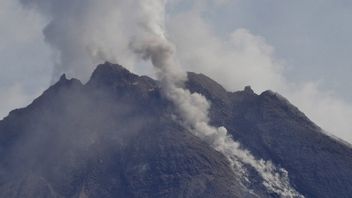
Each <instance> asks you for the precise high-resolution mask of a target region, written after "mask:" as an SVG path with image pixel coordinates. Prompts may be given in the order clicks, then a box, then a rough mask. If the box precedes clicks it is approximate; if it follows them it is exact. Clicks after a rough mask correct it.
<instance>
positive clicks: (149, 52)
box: [131, 0, 301, 197]
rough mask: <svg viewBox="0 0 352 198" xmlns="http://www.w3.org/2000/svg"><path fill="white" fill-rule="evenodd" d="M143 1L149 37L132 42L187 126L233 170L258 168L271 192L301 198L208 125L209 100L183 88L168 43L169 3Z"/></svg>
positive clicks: (282, 176) (281, 173)
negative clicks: (166, 29) (225, 160)
mask: <svg viewBox="0 0 352 198" xmlns="http://www.w3.org/2000/svg"><path fill="white" fill-rule="evenodd" d="M152 2H153V3H151V2H150V1H141V5H140V6H141V13H143V18H141V21H140V22H141V23H140V24H141V25H142V28H143V29H144V31H145V32H144V33H145V35H143V36H142V37H140V38H137V40H135V41H134V42H132V44H131V47H132V48H133V49H134V50H135V52H136V53H138V54H140V55H142V57H143V58H144V59H150V60H151V61H152V63H153V65H154V66H155V67H156V68H157V70H158V77H159V80H160V81H161V82H162V83H161V84H162V88H163V91H164V93H165V95H166V96H167V97H168V98H169V99H170V100H171V101H173V102H174V104H175V106H176V107H177V109H178V111H179V114H180V116H181V118H182V119H183V121H184V122H185V125H186V126H188V127H189V129H190V130H191V131H192V132H193V133H194V135H196V136H197V137H199V138H201V139H202V140H204V141H206V142H207V143H209V144H210V145H211V146H212V147H213V148H215V149H216V150H217V151H219V152H221V153H223V154H224V155H225V156H226V157H227V158H228V159H229V161H230V162H231V164H232V165H233V166H237V168H240V167H238V166H240V164H241V163H244V164H248V165H250V166H252V167H253V168H255V169H256V170H257V171H258V173H259V174H260V175H261V177H262V178H263V180H264V185H265V187H267V189H268V190H270V191H272V192H275V193H278V194H280V195H281V196H282V197H301V195H300V194H299V193H298V192H297V191H295V190H294V189H293V188H292V187H291V186H290V184H289V181H288V176H287V172H286V171H285V170H281V169H280V170H278V169H277V168H275V167H274V166H273V165H272V164H271V163H270V162H265V161H263V160H260V161H257V160H256V159H255V158H254V157H253V156H252V155H251V154H250V153H249V152H248V151H246V150H243V149H241V148H240V145H239V143H238V142H235V141H233V139H232V138H231V137H230V136H229V135H228V133H227V130H226V128H224V127H219V128H215V127H212V126H210V125H209V124H208V122H209V118H208V109H209V107H210V105H209V103H208V102H207V100H206V99H205V98H204V97H203V96H202V95H200V94H198V93H190V92H189V91H188V90H186V89H184V88H182V82H183V81H184V80H185V74H184V73H183V72H182V71H181V69H180V68H181V67H180V65H179V64H178V63H177V61H176V60H175V57H174V48H173V46H172V44H171V43H170V42H169V41H168V40H167V38H166V35H165V31H164V29H163V26H164V21H163V20H164V15H165V13H164V9H163V8H164V7H165V3H166V2H165V0H158V1H152Z"/></svg>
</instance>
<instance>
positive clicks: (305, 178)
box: [188, 73, 352, 197]
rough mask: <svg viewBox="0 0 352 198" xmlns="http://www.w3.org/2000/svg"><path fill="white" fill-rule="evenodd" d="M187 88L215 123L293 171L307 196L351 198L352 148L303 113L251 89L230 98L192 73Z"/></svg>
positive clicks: (279, 98) (293, 180)
mask: <svg viewBox="0 0 352 198" xmlns="http://www.w3.org/2000/svg"><path fill="white" fill-rule="evenodd" d="M188 88H189V89H190V90H192V91H196V92H199V93H202V94H203V95H205V96H206V97H207V98H208V99H209V100H210V101H211V103H212V109H211V114H210V115H211V118H212V119H211V120H212V122H213V124H214V125H218V126H219V125H223V126H226V127H227V129H228V130H229V131H230V132H231V134H232V136H233V137H234V138H235V139H236V140H238V141H239V142H241V144H242V145H243V146H244V147H245V148H247V149H249V150H250V151H251V152H252V154H254V155H255V156H256V157H258V158H262V159H265V160H271V161H272V162H274V164H276V165H278V166H281V167H283V168H285V169H286V170H287V171H288V172H289V176H290V180H291V183H292V184H293V185H294V186H295V187H296V189H297V190H298V191H299V192H300V193H302V194H303V195H305V196H306V197H350V196H351V194H352V149H351V147H350V146H349V145H346V144H344V143H342V142H339V141H338V140H336V139H334V138H331V137H329V136H327V135H326V134H324V133H322V130H321V129H320V128H319V127H318V126H316V125H315V124H314V123H313V122H311V121H310V120H309V119H308V118H307V117H306V116H305V115H304V114H303V113H302V112H300V111H299V110H298V109H297V108H296V107H294V106H293V105H292V104H290V103H289V102H288V101H287V100H286V99H285V98H283V97H282V96H280V95H279V94H277V93H274V92H272V91H266V92H263V93H262V94H260V95H257V94H255V93H254V92H253V91H252V90H251V88H250V87H246V88H245V90H244V91H239V92H234V93H229V92H227V91H226V90H224V89H223V88H222V87H221V86H220V85H219V84H217V83H216V82H215V81H213V80H211V79H209V78H208V77H206V76H204V75H202V74H194V73H189V82H188Z"/></svg>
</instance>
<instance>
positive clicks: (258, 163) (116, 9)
mask: <svg viewBox="0 0 352 198" xmlns="http://www.w3.org/2000/svg"><path fill="white" fill-rule="evenodd" d="M21 1H22V3H23V4H24V5H27V6H33V7H35V8H36V9H38V10H39V11H40V12H41V13H43V14H44V15H46V16H48V17H49V18H50V22H49V24H48V25H47V26H46V28H45V30H44V34H45V37H46V40H47V42H48V43H49V44H50V45H51V46H52V47H53V48H54V49H56V50H58V52H59V61H58V65H57V69H58V71H59V72H62V71H66V72H67V71H68V72H72V74H75V75H80V73H81V72H82V71H80V70H81V68H82V65H87V66H88V65H93V64H94V63H95V62H96V61H97V62H99V61H103V60H104V59H105V60H110V61H113V62H116V61H119V62H121V61H122V63H123V64H126V63H130V64H132V63H134V61H135V60H136V59H135V57H134V56H133V55H132V54H135V55H137V58H138V57H139V58H142V59H144V60H151V62H152V64H153V66H154V67H155V70H156V74H157V77H158V79H159V80H160V81H161V85H162V90H163V93H164V94H165V96H166V97H167V98H168V99H170V100H171V101H172V102H173V103H174V105H175V107H176V109H177V110H178V114H179V116H180V118H181V120H182V121H183V124H184V125H185V126H186V127H188V128H189V130H190V131H191V132H192V133H193V134H194V135H195V136H197V137H199V138H200V139H202V140H204V141H205V142H207V143H209V144H210V145H211V146H212V147H213V148H214V149H216V150H217V151H219V152H221V153H223V154H224V155H225V156H226V157H227V159H228V160H229V161H230V162H231V165H232V166H233V167H234V169H235V170H236V171H237V172H238V171H240V173H241V174H242V175H241V176H245V170H244V168H243V167H242V165H244V164H245V165H249V166H251V167H253V168H254V169H255V170H256V171H257V172H258V173H259V175H260V176H261V177H262V179H263V184H264V185H265V186H266V188H267V189H268V190H269V191H272V192H275V193H277V194H279V195H280V196H282V197H301V195H300V194H299V193H298V192H297V191H295V190H294V189H293V188H292V187H291V186H290V184H289V181H288V177H287V172H286V171H285V170H281V169H277V168H276V167H275V166H274V165H272V163H270V162H265V161H263V160H256V159H255V158H254V157H253V155H251V154H250V153H249V152H248V151H246V150H244V149H242V148H241V147H240V144H239V143H238V142H236V141H234V140H233V139H232V137H230V136H229V135H228V133H227V130H226V128H224V127H219V128H216V127H213V126H210V125H209V124H208V122H209V118H208V109H209V107H210V104H209V103H208V101H207V100H206V99H205V97H204V96H202V95H200V94H198V93H191V92H190V91H189V90H186V89H184V88H183V82H184V81H185V80H186V73H185V72H184V71H182V69H181V68H182V67H181V66H180V64H179V63H178V62H177V60H176V57H175V49H174V46H173V44H172V43H171V42H170V41H169V40H168V39H167V35H166V31H165V18H166V14H165V6H166V0H128V1H127V0H126V1H123V0H99V1H98V0H75V1H72V0H63V1H56V0H21ZM107 21H108V22H107ZM106 23H108V24H106ZM109 28H110V29H109ZM127 33H128V34H127ZM130 33H134V34H133V35H131V34H130ZM115 45H119V47H114V46H115ZM131 52H132V53H131ZM126 57H127V58H126ZM88 71H89V70H88ZM83 75H85V74H83Z"/></svg>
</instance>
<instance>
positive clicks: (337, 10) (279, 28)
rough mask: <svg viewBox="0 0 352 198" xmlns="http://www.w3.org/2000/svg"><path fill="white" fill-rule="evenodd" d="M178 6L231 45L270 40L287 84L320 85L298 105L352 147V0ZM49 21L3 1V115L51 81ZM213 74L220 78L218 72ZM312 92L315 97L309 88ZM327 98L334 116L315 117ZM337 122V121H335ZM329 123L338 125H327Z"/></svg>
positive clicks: (238, 0)
mask: <svg viewBox="0 0 352 198" xmlns="http://www.w3.org/2000/svg"><path fill="white" fill-rule="evenodd" d="M172 1H174V2H177V3H173V4H172V6H169V7H168V13H169V17H171V18H172V17H173V16H175V15H178V14H180V13H183V12H186V11H192V12H193V11H194V10H196V9H199V10H202V11H200V13H201V15H202V16H201V17H202V20H204V21H205V23H207V26H209V28H210V29H211V30H212V32H214V34H215V36H216V37H217V38H215V40H217V42H219V43H221V42H225V43H226V42H227V40H228V39H229V38H228V35H229V34H230V33H232V32H234V31H236V30H238V29H239V28H244V29H246V30H248V31H249V32H250V33H251V34H252V35H251V36H250V38H251V39H254V40H256V38H257V37H261V38H263V40H265V43H266V44H265V45H269V46H271V47H272V48H273V49H274V53H273V54H272V56H274V57H275V59H277V60H280V61H281V64H282V66H283V69H284V72H283V78H285V81H288V82H289V83H301V82H313V83H317V84H318V86H319V92H317V93H318V94H315V95H314V97H312V96H311V95H309V94H311V93H305V96H307V97H308V96H310V97H311V99H310V100H312V101H310V102H308V103H307V104H302V105H301V104H299V102H300V101H299V100H294V101H295V102H296V101H297V105H298V106H299V107H302V109H303V110H305V112H306V113H308V115H312V117H313V120H314V121H316V120H317V121H318V124H321V125H323V126H324V127H325V126H327V127H326V128H327V129H329V130H330V131H331V129H334V126H336V130H337V131H339V130H340V131H343V132H341V133H336V134H337V135H338V136H339V137H342V138H344V139H349V138H346V137H350V139H349V140H350V141H351V142H352V131H351V130H350V129H351V128H350V127H349V126H348V125H346V126H342V127H340V128H339V127H337V125H339V126H340V125H342V124H341V123H346V121H345V120H346V119H347V121H348V119H350V118H346V117H347V116H346V115H351V113H352V111H351V110H352V92H351V91H350V90H352V80H351V77H350V76H351V74H352V54H351V52H352V38H351V35H352V25H351V21H352V1H349V0H232V1H231V0H223V1H222V2H224V3H223V4H221V5H220V4H219V1H213V0H204V1H202V0H172ZM194 2H196V3H195V6H193V3H194ZM206 2H207V3H206ZM47 21H48V19H45V18H43V17H42V16H40V15H39V14H37V13H35V12H34V11H33V10H32V11H31V10H27V9H23V8H22V7H21V6H19V4H18V3H17V1H15V0H0V118H1V117H3V116H5V115H6V114H7V113H8V112H9V111H10V110H11V109H14V108H17V107H22V106H25V105H27V104H29V103H30V101H32V100H33V99H34V98H35V97H37V96H38V95H39V94H40V93H41V92H42V91H43V90H44V89H45V88H47V87H48V86H49V85H50V83H51V79H52V69H53V61H52V60H53V57H54V56H53V53H52V52H51V50H50V47H49V46H48V45H47V44H46V43H45V42H44V37H43V35H42V29H43V27H44V26H45V24H46V23H47ZM167 21H170V22H171V21H173V20H172V19H170V20H167ZM181 25H182V24H181ZM198 25H199V24H198ZM170 26H172V27H176V25H174V24H171V25H170ZM200 27H202V26H200ZM177 31H179V32H178V34H175V35H180V34H187V28H185V29H177ZM199 31H201V30H199ZM202 31H203V30H202ZM193 32H196V33H197V31H193ZM237 33H241V31H240V32H237ZM171 34H172V33H171ZM242 34H243V31H242ZM238 35H240V34H237V36H238ZM208 36H209V35H208ZM247 36H248V35H247ZM253 36H255V37H253ZM180 38H181V37H180ZM174 41H177V38H176V39H174ZM204 42H207V41H204ZM215 43H216V42H215ZM219 43H218V44H219ZM176 46H178V44H176ZM180 46H181V45H180ZM209 47H212V46H209ZM195 49H197V48H195ZM224 49H227V48H224ZM210 52H211V51H210ZM179 54H180V55H181V56H182V53H179ZM227 58H229V57H227ZM231 58H232V57H231ZM231 58H229V60H231ZM271 58H272V57H269V59H271ZM247 59H251V56H248V58H247ZM258 60H261V59H258ZM264 60H266V59H264ZM245 62H246V61H245ZM209 71H211V70H209ZM270 72H272V71H271V70H270V71H269V74H270V75H271V74H272V73H270ZM274 74H275V71H274ZM210 75H211V74H210ZM260 75H262V74H258V77H260ZM263 75H264V74H263ZM270 75H269V76H270ZM280 75H281V74H280ZM214 76H215V78H216V74H214ZM218 77H219V76H218ZM220 77H221V76H220ZM268 78H269V77H268ZM280 78H281V76H280ZM250 82H252V81H248V84H250ZM270 82H275V81H270ZM242 83H246V82H242ZM269 84H270V83H269ZM241 86H242V85H241ZM307 87H308V88H307ZM305 88H307V89H306V92H309V90H310V89H309V86H305ZM267 89H272V87H267ZM302 89H303V88H302ZM307 90H308V91H307ZM314 91H316V90H315V89H313V91H310V92H314ZM302 92H303V91H302ZM325 93H328V95H329V97H328V98H322V100H323V101H325V102H324V103H322V105H325V106H332V107H331V108H333V109H334V111H333V112H335V114H332V115H331V116H330V115H325V117H319V116H314V115H319V114H326V112H329V111H331V108H330V109H328V108H325V110H326V111H322V112H313V111H314V110H312V109H314V108H311V109H310V108H308V107H307V106H309V104H314V101H313V100H317V99H319V97H320V96H321V97H324V96H326V94H325ZM331 95H332V96H333V97H330V96H331ZM305 96H304V97H305ZM293 98H294V97H293ZM307 100H308V99H307ZM295 104H296V103H295ZM300 105H301V106H300ZM346 109H347V110H346ZM310 111H312V112H310ZM336 115H337V116H336ZM329 116H330V117H329ZM331 117H334V118H335V119H336V120H335V121H330V118H331ZM329 123H332V124H330V125H333V126H328V125H329ZM324 124H325V125H324ZM334 134H335V133H334ZM341 134H342V135H341Z"/></svg>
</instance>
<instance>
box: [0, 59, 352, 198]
mask: <svg viewBox="0 0 352 198" xmlns="http://www.w3.org/2000/svg"><path fill="white" fill-rule="evenodd" d="M185 87H186V88H188V89H189V90H190V91H191V92H198V93H201V94H202V95H204V96H205V97H206V98H207V99H208V100H209V101H210V102H211V104H212V105H211V109H210V115H209V116H210V120H211V124H212V125H213V126H225V127H226V128H227V129H228V131H229V133H230V134H231V135H232V138H234V139H235V140H237V141H239V142H240V143H241V145H242V146H243V147H244V148H245V149H247V150H249V151H250V152H251V153H252V154H253V155H254V156H255V157H256V158H257V159H264V160H267V161H271V162H272V163H273V164H275V165H276V166H277V167H280V168H283V169H285V170H287V172H288V176H289V180H290V183H291V185H292V186H293V187H294V188H295V189H296V190H297V191H298V192H299V193H301V194H302V195H304V196H305V197H320V198H325V197H326V198H328V197H339V198H344V197H350V196H351V194H352V149H351V147H350V146H348V145H346V144H344V143H342V142H340V141H338V140H336V139H334V138H331V137H329V136H328V135H326V134H324V133H322V130H321V129H320V128H319V127H318V126H317V125H315V124H314V123H313V122H312V121H310V120H309V119H308V118H307V117H306V116H305V115H304V114H303V113H302V112H300V111H299V109H297V108H296V107H295V106H293V105H292V104H291V103H290V102H289V101H288V100H286V99H285V98H284V97H282V96H281V95H279V94H278V93H275V92H272V91H265V92H263V93H262V94H260V95H258V94H256V93H254V92H253V90H252V89H251V88H250V87H249V86H248V87H245V89H244V90H243V91H238V92H228V91H226V90H225V89H224V88H223V87H222V86H221V85H219V84H218V83H217V82H215V81H213V80H212V79H210V78H209V77H207V76H205V75H203V74H196V73H191V72H190V73H188V81H187V82H186V83H185ZM175 114H176V113H175V109H174V106H173V105H172V104H171V103H170V102H169V101H168V100H167V99H166V98H165V97H164V96H163V94H162V93H161V89H160V85H159V82H158V81H156V80H153V79H151V78H149V77H147V76H138V75H135V74H133V73H131V72H129V71H128V70H127V69H125V68H123V67H122V66H120V65H116V64H111V63H108V62H106V63H104V64H102V65H99V66H98V67H97V68H96V70H95V71H94V72H93V74H92V76H91V79H90V80H89V81H88V82H87V83H86V84H82V83H81V82H80V81H79V80H76V79H70V80H69V79H67V78H66V76H64V75H63V76H62V77H61V78H60V80H59V81H58V82H57V83H56V84H54V85H53V86H51V87H50V88H49V89H48V90H46V91H45V92H44V93H43V94H42V95H41V96H39V97H38V98H37V99H35V100H34V101H33V103H32V104H30V105H29V106H28V107H26V108H23V109H17V110H14V111H12V112H11V113H10V114H9V115H8V117H6V118H5V119H3V120H2V121H0V197H6V198H15V197H16V198H17V197H29V198H42V197H43V198H44V197H55V198H56V197H78V198H85V197H89V198H95V197H96V198H102V197H104V198H105V197H106V198H109V197H209V198H210V197H279V195H277V194H275V193H274V192H268V191H267V190H266V188H265V186H264V185H263V183H262V179H261V178H260V177H259V176H258V174H257V173H256V172H255V171H249V172H248V179H249V181H244V180H243V178H239V177H238V175H237V174H236V173H235V172H234V171H233V169H232V168H231V167H230V164H229V163H228V161H227V159H226V158H225V157H224V156H223V155H222V154H221V153H219V152H217V151H215V150H214V149H212V148H211V147H210V146H209V145H208V144H206V143H205V142H203V141H201V140H200V139H199V138H197V137H195V136H193V135H192V133H190V132H189V131H188V129H187V128H185V127H184V126H183V125H182V124H181V123H179V121H178V120H177V119H175V116H174V115H175Z"/></svg>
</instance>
